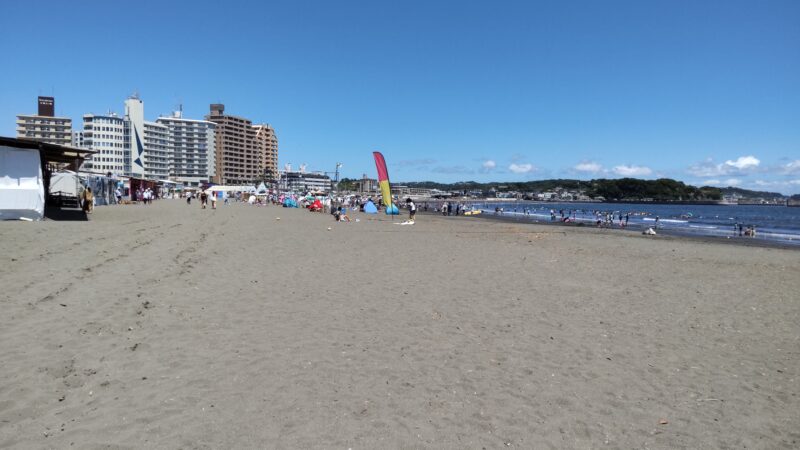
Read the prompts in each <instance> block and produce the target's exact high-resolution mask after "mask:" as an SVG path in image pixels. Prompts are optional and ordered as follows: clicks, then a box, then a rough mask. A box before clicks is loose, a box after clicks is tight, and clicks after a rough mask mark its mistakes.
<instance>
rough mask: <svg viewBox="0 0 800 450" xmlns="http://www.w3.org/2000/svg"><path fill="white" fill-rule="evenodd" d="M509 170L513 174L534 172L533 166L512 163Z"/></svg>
mask: <svg viewBox="0 0 800 450" xmlns="http://www.w3.org/2000/svg"><path fill="white" fill-rule="evenodd" d="M508 170H510V171H511V172H513V173H529V172H532V171H533V164H517V163H512V164H511V165H509V166H508Z"/></svg>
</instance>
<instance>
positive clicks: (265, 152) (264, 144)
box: [253, 124, 278, 179]
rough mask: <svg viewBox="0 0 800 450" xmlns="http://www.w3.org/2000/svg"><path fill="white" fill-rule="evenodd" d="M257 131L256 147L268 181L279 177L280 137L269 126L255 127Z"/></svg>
mask: <svg viewBox="0 0 800 450" xmlns="http://www.w3.org/2000/svg"><path fill="white" fill-rule="evenodd" d="M253 128H254V129H255V130H256V147H257V148H258V150H259V152H260V153H261V156H260V159H261V163H262V165H263V166H262V167H263V168H264V173H265V175H266V178H267V179H276V178H277V176H278V136H276V135H275V129H274V128H272V126H271V125H269V124H261V125H253Z"/></svg>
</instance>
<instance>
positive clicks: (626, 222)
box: [625, 213, 629, 227]
mask: <svg viewBox="0 0 800 450" xmlns="http://www.w3.org/2000/svg"><path fill="white" fill-rule="evenodd" d="M628 215H629V213H625V226H626V227H627V226H628Z"/></svg>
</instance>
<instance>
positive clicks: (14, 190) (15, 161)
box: [0, 146, 44, 220]
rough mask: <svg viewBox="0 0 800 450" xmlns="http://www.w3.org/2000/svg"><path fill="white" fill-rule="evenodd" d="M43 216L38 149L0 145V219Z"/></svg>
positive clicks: (32, 218) (42, 192)
mask: <svg viewBox="0 0 800 450" xmlns="http://www.w3.org/2000/svg"><path fill="white" fill-rule="evenodd" d="M43 216H44V179H43V178H42V164H41V159H40V157H39V150H36V149H24V148H15V147H7V146H0V220H19V219H30V220H41V219H42V217H43Z"/></svg>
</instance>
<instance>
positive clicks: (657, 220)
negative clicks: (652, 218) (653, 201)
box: [656, 216, 659, 230]
mask: <svg viewBox="0 0 800 450" xmlns="http://www.w3.org/2000/svg"><path fill="white" fill-rule="evenodd" d="M658 222H659V218H658V216H656V230H657V229H658Z"/></svg>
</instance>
